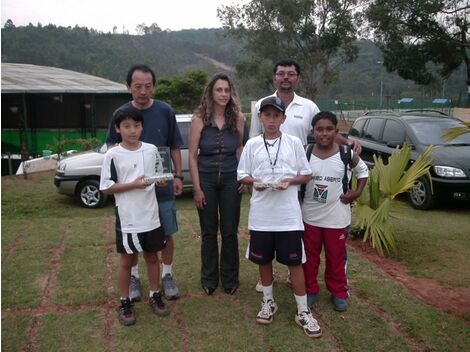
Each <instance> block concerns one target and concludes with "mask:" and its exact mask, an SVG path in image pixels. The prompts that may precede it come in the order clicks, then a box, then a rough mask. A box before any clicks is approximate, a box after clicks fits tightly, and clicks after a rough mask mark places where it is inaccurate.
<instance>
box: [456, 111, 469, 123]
mask: <svg viewBox="0 0 470 352" xmlns="http://www.w3.org/2000/svg"><path fill="white" fill-rule="evenodd" d="M453 115H454V116H455V117H457V118H459V119H460V120H462V121H464V122H470V109H469V108H454V109H453Z"/></svg>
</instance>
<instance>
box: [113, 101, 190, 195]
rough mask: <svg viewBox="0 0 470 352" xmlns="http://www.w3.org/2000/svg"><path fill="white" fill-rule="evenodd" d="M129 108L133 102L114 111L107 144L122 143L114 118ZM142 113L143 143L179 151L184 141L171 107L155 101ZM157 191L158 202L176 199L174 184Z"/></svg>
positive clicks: (159, 188)
mask: <svg viewBox="0 0 470 352" xmlns="http://www.w3.org/2000/svg"><path fill="white" fill-rule="evenodd" d="M129 106H132V102H128V103H126V104H124V105H122V106H121V107H119V108H118V109H116V111H114V113H113V117H112V118H111V121H110V122H109V126H108V135H107V137H106V144H108V145H110V144H116V143H120V142H121V141H122V139H121V135H120V134H119V133H117V132H116V128H115V124H114V118H115V116H116V112H117V111H118V110H120V109H122V108H126V107H129ZM141 111H142V113H143V115H144V129H143V131H142V135H141V136H140V140H141V141H142V142H146V143H151V144H154V145H155V146H157V147H169V148H170V149H178V148H180V147H181V146H182V145H183V139H182V138H181V133H180V130H179V128H178V124H177V123H176V117H175V112H174V111H173V109H172V108H171V106H170V105H168V104H167V103H164V102H162V101H160V100H155V99H154V101H153V104H152V106H151V107H149V108H148V109H145V110H141ZM155 190H156V194H157V199H158V201H165V200H171V199H174V198H175V195H174V193H173V182H169V184H168V186H166V187H155Z"/></svg>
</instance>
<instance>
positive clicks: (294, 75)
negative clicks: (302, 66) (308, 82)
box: [276, 71, 297, 78]
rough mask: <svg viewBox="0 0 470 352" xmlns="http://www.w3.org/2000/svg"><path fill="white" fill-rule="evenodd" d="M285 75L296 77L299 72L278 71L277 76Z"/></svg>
mask: <svg viewBox="0 0 470 352" xmlns="http://www.w3.org/2000/svg"><path fill="white" fill-rule="evenodd" d="M285 76H287V77H289V78H292V77H296V76H297V72H283V71H279V72H276V77H285Z"/></svg>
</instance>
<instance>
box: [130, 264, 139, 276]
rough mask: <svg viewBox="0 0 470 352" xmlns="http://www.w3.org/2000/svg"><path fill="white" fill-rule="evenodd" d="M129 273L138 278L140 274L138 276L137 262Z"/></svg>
mask: <svg viewBox="0 0 470 352" xmlns="http://www.w3.org/2000/svg"><path fill="white" fill-rule="evenodd" d="M131 275H132V276H134V277H136V278H137V279H138V278H140V276H139V266H138V265H137V264H136V265H134V266H133V267H132V269H131Z"/></svg>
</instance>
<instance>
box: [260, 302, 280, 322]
mask: <svg viewBox="0 0 470 352" xmlns="http://www.w3.org/2000/svg"><path fill="white" fill-rule="evenodd" d="M276 312H277V304H276V302H274V301H273V300H272V299H268V300H267V301H264V300H263V302H262V303H261V310H260V311H259V313H258V315H257V316H256V322H257V323H260V324H271V323H272V321H273V315H274V313H276Z"/></svg>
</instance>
